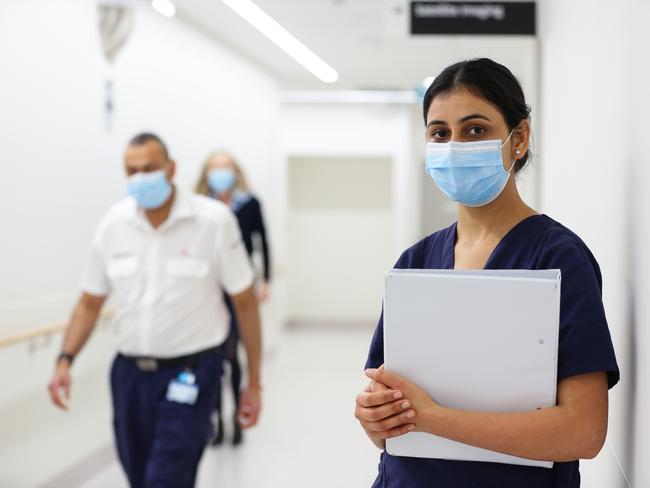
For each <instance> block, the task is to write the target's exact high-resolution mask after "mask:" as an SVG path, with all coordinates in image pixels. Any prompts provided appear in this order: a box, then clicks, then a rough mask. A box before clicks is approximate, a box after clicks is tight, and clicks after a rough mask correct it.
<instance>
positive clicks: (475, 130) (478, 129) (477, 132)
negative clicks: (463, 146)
mask: <svg viewBox="0 0 650 488" xmlns="http://www.w3.org/2000/svg"><path fill="white" fill-rule="evenodd" d="M485 131H486V130H485V129H484V128H483V127H478V126H474V127H470V128H469V129H468V130H467V133H468V134H471V135H473V136H480V135H481V134H484V133H485Z"/></svg>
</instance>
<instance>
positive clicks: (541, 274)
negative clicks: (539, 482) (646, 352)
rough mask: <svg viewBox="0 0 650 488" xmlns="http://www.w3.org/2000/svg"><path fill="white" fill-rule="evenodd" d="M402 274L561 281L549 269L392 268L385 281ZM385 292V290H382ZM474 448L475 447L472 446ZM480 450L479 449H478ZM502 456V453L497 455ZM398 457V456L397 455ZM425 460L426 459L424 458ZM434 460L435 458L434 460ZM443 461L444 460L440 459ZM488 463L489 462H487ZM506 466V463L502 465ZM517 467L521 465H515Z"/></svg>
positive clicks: (542, 464)
mask: <svg viewBox="0 0 650 488" xmlns="http://www.w3.org/2000/svg"><path fill="white" fill-rule="evenodd" d="M404 274H414V275H418V274H419V275H431V274H436V275H439V276H440V277H444V278H454V277H458V276H463V277H464V278H466V279H467V278H477V279H478V278H482V277H485V276H489V277H491V278H493V279H507V280H510V281H512V280H513V279H515V280H522V281H530V280H532V281H538V280H553V281H555V282H557V283H558V284H560V283H561V279H562V273H561V270H559V269H549V270H453V269H412V268H408V269H397V268H393V269H391V270H390V271H389V272H388V273H387V274H386V275H385V279H386V281H387V280H388V279H389V278H391V277H394V276H397V275H404ZM384 290H386V288H384ZM560 300H561V294H560V293H558V294H557V310H558V323H559V312H560ZM384 307H386V296H385V295H384ZM385 315H386V313H385V310H384V316H385ZM557 334H558V335H559V330H558V331H557ZM556 341H557V342H558V344H559V337H556ZM386 353H387V347H386V342H385V341H384V363H386ZM558 353H559V351H558V349H557V348H556V349H555V360H554V366H555V367H554V376H553V379H552V381H553V384H554V386H555V388H553V401H552V405H549V407H547V408H550V407H552V406H555V405H556V404H557V360H558ZM472 447H475V446H472ZM478 449H480V448H478ZM386 452H387V453H388V454H390V455H395V454H394V453H391V451H390V439H387V441H386ZM499 454H502V453H499ZM397 455H398V456H399V454H397ZM503 456H505V457H511V458H513V459H524V458H517V457H516V456H511V455H507V454H503ZM425 459H426V458H425ZM434 459H435V458H434ZM442 460H444V459H442ZM529 461H531V463H530V464H528V466H537V467H543V468H549V469H550V468H552V467H553V464H554V462H553V461H539V460H532V459H531V460H529ZM475 462H485V461H475ZM488 462H489V461H488ZM503 464H507V463H505V462H504V463H503ZM517 464H518V465H521V464H519V463H517Z"/></svg>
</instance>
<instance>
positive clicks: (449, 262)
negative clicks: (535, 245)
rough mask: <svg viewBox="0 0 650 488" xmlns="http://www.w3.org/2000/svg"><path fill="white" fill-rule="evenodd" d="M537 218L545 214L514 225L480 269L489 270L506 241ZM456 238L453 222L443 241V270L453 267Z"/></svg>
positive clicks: (455, 228) (536, 215)
mask: <svg viewBox="0 0 650 488" xmlns="http://www.w3.org/2000/svg"><path fill="white" fill-rule="evenodd" d="M539 217H545V214H535V215H531V216H529V217H526V218H525V219H523V220H521V221H519V222H518V223H516V224H515V225H514V226H513V227H512V228H511V229H510V230H509V231H508V232H506V234H505V235H504V236H503V237H502V238H501V240H500V241H499V243H498V244H497V245H496V246H495V248H494V249H493V250H492V253H490V256H489V257H488V258H487V261H485V265H484V266H483V268H482V269H491V265H492V261H494V260H495V258H496V257H497V256H498V255H499V252H500V251H501V248H503V247H504V246H505V244H506V243H507V241H508V240H510V238H511V237H512V235H513V234H515V233H516V232H518V231H519V230H520V229H521V228H522V227H525V226H526V224H528V223H529V222H532V221H533V220H536V219H537V218H539ZM457 237H458V222H454V224H453V225H452V226H451V228H450V229H449V234H448V235H447V239H445V250H446V251H447V252H446V256H445V262H444V264H445V269H454V265H455V263H456V238H457Z"/></svg>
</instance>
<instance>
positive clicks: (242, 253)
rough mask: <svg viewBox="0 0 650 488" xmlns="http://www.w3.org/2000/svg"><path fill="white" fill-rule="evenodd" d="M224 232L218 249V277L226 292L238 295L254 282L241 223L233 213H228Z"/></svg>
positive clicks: (223, 228) (223, 227)
mask: <svg viewBox="0 0 650 488" xmlns="http://www.w3.org/2000/svg"><path fill="white" fill-rule="evenodd" d="M222 232H223V235H222V239H220V240H219V249H217V260H218V263H219V266H218V269H219V277H218V279H219V282H220V284H221V286H222V288H223V289H224V290H225V291H226V293H228V294H229V295H237V294H238V293H241V292H243V291H244V290H246V289H247V288H249V287H250V286H251V285H252V284H253V278H254V275H253V269H252V266H251V263H250V261H249V259H248V254H247V253H246V248H245V247H244V242H243V241H242V238H241V232H240V230H239V225H238V224H237V220H236V219H235V216H234V215H233V214H232V213H228V214H227V218H226V221H225V222H224V224H223V226H222Z"/></svg>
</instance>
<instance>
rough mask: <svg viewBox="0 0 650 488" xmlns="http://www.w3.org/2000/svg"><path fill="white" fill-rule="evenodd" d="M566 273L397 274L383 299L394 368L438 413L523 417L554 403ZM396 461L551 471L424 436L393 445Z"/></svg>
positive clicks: (388, 356) (387, 357) (389, 364)
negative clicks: (515, 466)
mask: <svg viewBox="0 0 650 488" xmlns="http://www.w3.org/2000/svg"><path fill="white" fill-rule="evenodd" d="M560 276H561V275H560V270H532V271H529V270H479V271H456V270H412V269H411V270H397V269H396V270H392V271H391V272H389V273H388V274H387V275H386V293H385V297H384V361H385V367H386V369H387V370H390V371H393V372H395V373H397V374H399V375H402V376H404V377H405V378H407V379H409V380H410V381H412V382H414V383H416V384H417V385H419V386H420V387H422V388H423V389H424V390H426V391H427V392H428V393H429V394H430V395H431V397H432V398H433V399H434V400H435V401H436V402H437V403H439V404H440V405H442V406H445V407H449V408H455V409H461V410H472V411H483V412H523V411H531V410H536V409H541V408H547V407H552V406H554V405H555V404H556V388H557V353H558V332H559V317H560ZM386 451H387V452H388V453H389V454H391V455H395V456H408V457H421V458H436V459H451V460H463V461H489V462H497V463H506V464H520V465H527V466H542V467H546V468H550V467H552V466H553V463H552V462H550V461H538V460H528V459H523V458H519V457H515V456H509V455H506V454H501V453H498V452H494V451H489V450H486V449H481V448H478V447H474V446H470V445H467V444H462V443H460V442H455V441H452V440H449V439H445V438H442V437H438V436H435V435H432V434H427V433H422V432H410V433H408V434H405V435H403V436H400V437H395V438H392V439H388V440H387V442H386Z"/></svg>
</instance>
